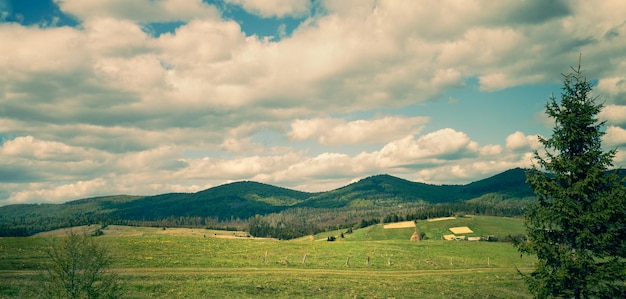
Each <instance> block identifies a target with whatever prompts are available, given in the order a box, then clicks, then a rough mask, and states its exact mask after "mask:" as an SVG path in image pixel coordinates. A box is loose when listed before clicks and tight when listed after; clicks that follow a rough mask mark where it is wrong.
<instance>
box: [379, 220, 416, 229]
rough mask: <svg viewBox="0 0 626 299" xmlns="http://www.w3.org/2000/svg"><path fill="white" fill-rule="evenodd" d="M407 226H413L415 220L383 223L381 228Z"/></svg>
mask: <svg viewBox="0 0 626 299" xmlns="http://www.w3.org/2000/svg"><path fill="white" fill-rule="evenodd" d="M408 227H415V221H403V222H395V223H389V224H385V225H384V226H383V228H384V229H390V228H408Z"/></svg>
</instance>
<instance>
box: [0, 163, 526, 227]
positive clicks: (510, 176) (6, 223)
mask: <svg viewBox="0 0 626 299" xmlns="http://www.w3.org/2000/svg"><path fill="white" fill-rule="evenodd" d="M486 194H497V195H498V196H499V197H501V198H512V199H515V198H526V197H532V196H533V192H532V190H531V189H530V188H529V187H528V185H527V184H526V182H525V175H524V170H523V169H520V168H516V169H511V170H508V171H505V172H503V173H500V174H498V175H495V176H493V177H490V178H486V179H484V180H480V181H477V182H473V183H470V184H467V185H430V184H425V183H419V182H411V181H408V180H404V179H401V178H397V177H394V176H390V175H375V176H371V177H368V178H364V179H362V180H360V181H358V182H355V183H352V184H349V185H347V186H344V187H341V188H338V189H335V190H331V191H327V192H319V193H309V192H301V191H296V190H291V189H287V188H281V187H276V186H272V185H268V184H262V183H257V182H250V181H244V182H236V183H230V184H225V185H221V186H217V187H213V188H210V189H207V190H204V191H200V192H197V193H167V194H160V195H154V196H128V195H115V196H104V197H95V198H86V199H80V200H75V201H70V202H67V203H64V204H19V205H9V206H2V207H0V236H2V235H29V234H32V233H34V232H37V231H42V230H48V229H54V228H59V227H65V226H73V225H79V224H88V223H97V222H107V221H108V222H123V221H129V222H132V221H158V220H162V219H166V218H169V219H172V218H179V217H200V218H214V219H220V220H228V219H237V218H239V219H248V218H249V217H252V216H254V215H257V214H258V215H267V214H270V213H276V212H281V211H285V210H288V209H293V208H325V209H332V208H342V207H355V208H356V207H390V206H398V205H399V204H402V203H415V202H425V203H450V202H462V201H467V200H471V199H475V198H480V197H481V196H485V195H486Z"/></svg>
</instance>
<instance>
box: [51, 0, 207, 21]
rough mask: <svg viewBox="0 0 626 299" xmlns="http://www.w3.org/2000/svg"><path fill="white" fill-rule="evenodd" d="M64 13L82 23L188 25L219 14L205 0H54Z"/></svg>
mask: <svg viewBox="0 0 626 299" xmlns="http://www.w3.org/2000/svg"><path fill="white" fill-rule="evenodd" d="M54 2H55V3H56V4H57V5H59V7H60V8H61V10H63V11H64V12H66V13H70V14H72V15H74V16H76V17H78V18H80V19H82V20H86V19H92V18H98V17H114V18H117V19H128V20H133V21H137V22H172V21H188V20H191V19H195V18H217V17H218V16H219V13H218V11H217V10H216V9H215V8H214V7H212V6H210V5H207V4H205V3H204V2H203V1H202V0H160V1H150V0H87V1H84V0H54Z"/></svg>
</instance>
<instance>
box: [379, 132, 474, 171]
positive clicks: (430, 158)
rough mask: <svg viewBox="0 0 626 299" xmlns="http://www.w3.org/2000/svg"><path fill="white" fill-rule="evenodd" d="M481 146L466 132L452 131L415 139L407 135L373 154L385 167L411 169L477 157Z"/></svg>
mask: <svg viewBox="0 0 626 299" xmlns="http://www.w3.org/2000/svg"><path fill="white" fill-rule="evenodd" d="M477 152H478V144H477V143H476V142H474V141H472V140H471V139H470V138H469V136H467V135H466V134H465V133H463V132H458V131H455V130H453V129H450V128H446V129H442V130H438V131H435V132H432V133H428V134H426V135H423V136H420V137H419V138H417V139H415V138H414V136H407V137H405V138H403V139H399V140H395V141H392V142H390V143H388V144H387V145H385V146H384V147H383V148H382V149H381V150H380V151H378V152H374V153H372V155H373V156H374V158H375V160H376V163H378V164H379V165H381V167H383V168H388V167H392V168H393V167H412V165H421V164H437V163H441V162H443V161H445V160H457V159H461V158H464V157H469V156H476V155H477Z"/></svg>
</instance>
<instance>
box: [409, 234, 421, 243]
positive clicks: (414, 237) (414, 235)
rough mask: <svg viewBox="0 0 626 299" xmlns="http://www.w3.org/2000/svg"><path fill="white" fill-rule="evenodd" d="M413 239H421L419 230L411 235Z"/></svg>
mask: <svg viewBox="0 0 626 299" xmlns="http://www.w3.org/2000/svg"><path fill="white" fill-rule="evenodd" d="M411 241H416V242H418V241H420V234H419V233H417V231H415V232H414V233H413V235H412V236H411Z"/></svg>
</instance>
